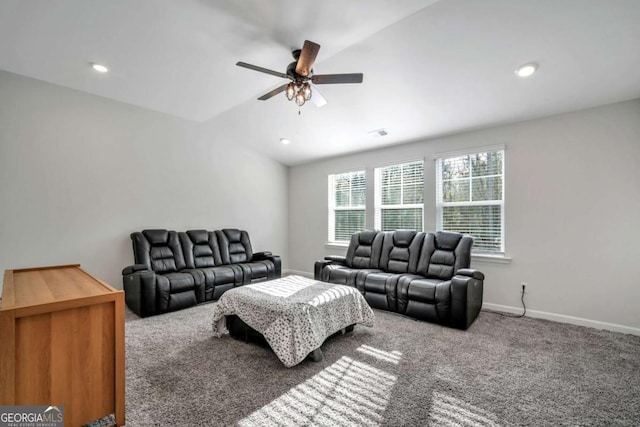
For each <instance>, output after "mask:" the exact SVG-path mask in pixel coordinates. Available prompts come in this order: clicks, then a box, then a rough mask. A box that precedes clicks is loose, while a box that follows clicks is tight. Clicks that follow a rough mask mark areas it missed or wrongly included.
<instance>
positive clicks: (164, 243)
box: [131, 230, 186, 274]
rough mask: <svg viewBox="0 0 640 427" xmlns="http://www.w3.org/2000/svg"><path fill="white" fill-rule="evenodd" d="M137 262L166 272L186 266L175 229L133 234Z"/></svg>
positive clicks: (157, 270) (160, 272)
mask: <svg viewBox="0 0 640 427" xmlns="http://www.w3.org/2000/svg"><path fill="white" fill-rule="evenodd" d="M131 240H132V243H133V254H134V259H135V263H136V264H143V265H145V266H146V267H147V268H148V269H149V270H153V271H154V272H156V273H159V274H164V273H171V272H174V271H179V270H182V269H183V268H185V266H186V264H185V260H184V255H183V252H182V247H181V246H180V241H179V239H178V234H177V233H176V232H175V231H169V230H143V231H142V232H136V233H132V234H131Z"/></svg>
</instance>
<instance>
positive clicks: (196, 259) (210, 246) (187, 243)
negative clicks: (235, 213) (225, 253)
mask: <svg viewBox="0 0 640 427" xmlns="http://www.w3.org/2000/svg"><path fill="white" fill-rule="evenodd" d="M178 236H179V237H180V243H181V245H182V249H183V253H184V258H185V263H186V266H187V268H190V269H193V268H207V267H214V266H216V265H221V264H222V257H221V256H220V248H219V246H218V237H217V236H216V234H215V233H214V232H213V231H207V230H189V231H187V232H186V233H184V232H181V233H178Z"/></svg>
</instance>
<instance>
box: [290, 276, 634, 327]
mask: <svg viewBox="0 0 640 427" xmlns="http://www.w3.org/2000/svg"><path fill="white" fill-rule="evenodd" d="M282 275H283V276H291V275H296V276H304V277H308V278H310V279H313V273H308V272H306V271H299V270H283V271H282ZM482 308H484V309H487V310H492V311H501V312H504V313H512V314H522V308H521V307H512V306H509V305H500V304H491V303H487V302H485V303H483V304H482ZM526 317H533V318H535V319H545V320H551V321H553V322H560V323H569V324H572V325H578V326H587V327H589V328H595V329H604V330H606V331H612V332H621V333H623V334H631V335H638V336H640V328H632V327H630V326H624V325H618V324H615V323H607V322H600V321H598V320H591V319H583V318H581V317H573V316H566V315H564V314H556V313H548V312H546V311H539V310H529V309H527V314H526Z"/></svg>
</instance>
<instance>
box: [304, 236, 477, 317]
mask: <svg viewBox="0 0 640 427" xmlns="http://www.w3.org/2000/svg"><path fill="white" fill-rule="evenodd" d="M472 245H473V239H472V238H471V237H470V236H463V235H462V234H459V233H451V232H444V231H438V232H436V233H423V232H415V231H412V230H397V231H387V232H380V231H375V230H365V231H361V232H358V233H355V234H354V235H352V236H351V241H350V243H349V248H348V249H347V254H346V256H328V257H325V259H324V260H323V261H317V262H316V263H315V266H314V276H315V279H316V280H321V281H324V282H331V283H339V284H344V285H349V286H355V287H356V288H358V290H360V292H362V294H363V295H364V297H365V299H366V300H367V302H368V303H369V305H370V306H371V307H374V308H379V309H383V310H389V311H393V312H396V313H400V314H405V315H408V316H411V317H415V318H418V319H422V320H427V321H430V322H436V323H440V324H444V325H447V326H452V327H456V328H459V329H467V328H468V327H469V326H470V325H471V323H473V321H474V320H475V319H476V317H478V313H479V312H480V308H481V306H482V291H483V283H484V274H482V273H481V272H479V271H477V270H473V269H470V268H469V266H470V264H471V247H472Z"/></svg>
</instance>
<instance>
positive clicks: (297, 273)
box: [282, 269, 313, 279]
mask: <svg viewBox="0 0 640 427" xmlns="http://www.w3.org/2000/svg"><path fill="white" fill-rule="evenodd" d="M282 275H283V276H293V275H295V276H303V277H308V278H309V279H313V273H308V272H306V271H300V270H290V269H287V270H282Z"/></svg>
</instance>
